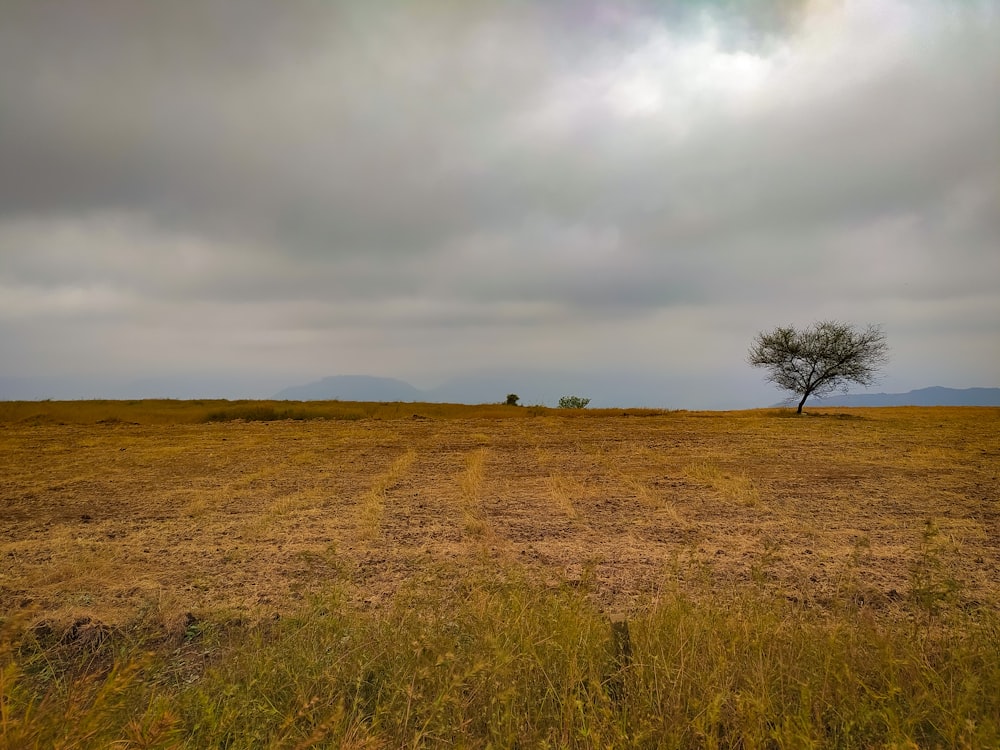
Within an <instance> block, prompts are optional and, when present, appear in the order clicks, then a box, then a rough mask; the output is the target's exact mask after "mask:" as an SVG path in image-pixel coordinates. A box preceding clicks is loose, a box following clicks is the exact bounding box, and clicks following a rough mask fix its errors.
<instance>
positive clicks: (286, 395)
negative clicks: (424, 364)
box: [275, 375, 1000, 406]
mask: <svg viewBox="0 0 1000 750" xmlns="http://www.w3.org/2000/svg"><path fill="white" fill-rule="evenodd" d="M509 382H510V379H506V378H502V377H498V376H480V377H467V378H462V379H458V380H455V381H452V382H451V383H447V384H445V385H443V386H439V387H437V388H431V389H428V390H420V389H419V388H416V387H414V386H412V385H410V384H409V383H407V382H405V381H403V380H397V379H395V378H382V377H375V376H372V375H335V376H333V377H329V378H323V379H322V380H318V381H316V382H314V383H308V384H306V385H300V386H295V387H292V388H285V389H284V390H282V391H280V392H279V393H277V394H276V395H275V398H276V399H278V400H283V401H284V400H287V401H330V400H340V401H403V402H408V401H429V402H451V403H485V402H491V401H501V400H503V398H504V396H505V394H506V391H505V390H504V385H505V384H506V383H509ZM665 395H666V394H665ZM547 400H551V399H547ZM553 403H554V400H553ZM812 403H813V404H815V405H816V406H1000V388H944V387H942V386H932V387H930V388H920V389H918V390H914V391H909V392H907V393H857V394H839V395H838V394H835V395H832V396H830V397H828V398H826V399H822V400H816V401H813V402H812ZM640 405H642V404H633V406H640Z"/></svg>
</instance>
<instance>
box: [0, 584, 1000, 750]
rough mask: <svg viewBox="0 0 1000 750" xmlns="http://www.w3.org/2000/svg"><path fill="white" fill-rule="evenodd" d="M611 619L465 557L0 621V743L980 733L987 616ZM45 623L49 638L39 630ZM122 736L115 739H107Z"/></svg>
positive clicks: (765, 602) (950, 739)
mask: <svg viewBox="0 0 1000 750" xmlns="http://www.w3.org/2000/svg"><path fill="white" fill-rule="evenodd" d="M624 632H626V639H625V640H624V641H623V639H622V633H623V627H621V626H619V627H618V628H614V627H613V626H612V624H611V622H610V620H609V618H608V617H607V616H605V615H604V614H603V613H602V612H601V611H600V610H599V609H598V607H596V606H595V605H594V604H593V602H592V600H591V599H590V598H589V596H588V593H587V590H586V584H584V585H583V586H582V587H580V586H569V585H567V586H563V587H561V588H558V589H552V588H545V587H540V586H536V585H533V584H531V583H529V582H527V581H526V580H524V579H523V578H521V577H520V576H519V575H518V573H517V571H516V570H504V571H493V573H492V574H490V575H487V574H486V573H484V572H474V571H473V572H467V573H466V574H464V575H462V576H459V577H456V578H455V579H454V584H453V585H452V586H451V587H450V588H445V589H443V590H437V591H431V592H428V591H427V590H418V589H413V590H411V591H409V592H404V593H403V594H401V595H399V596H398V597H397V598H396V600H395V601H394V602H393V604H392V605H391V606H390V607H389V608H388V609H385V610H370V609H364V608H362V607H359V606H355V605H351V604H349V603H348V602H347V600H346V599H345V598H343V597H341V596H340V595H339V594H338V592H337V591H335V590H334V591H330V592H329V593H328V594H326V595H324V596H321V597H317V598H315V599H313V600H312V601H311V602H309V604H308V605H307V606H305V607H303V609H302V610H301V611H299V612H297V613H296V614H295V615H294V616H289V617H285V618H282V619H279V620H267V621H264V622H262V623H259V624H256V625H248V624H241V623H228V624H227V623H226V622H225V621H224V620H222V619H215V620H213V619H212V617H211V616H210V615H209V616H207V617H205V619H202V620H198V621H192V622H191V623H189V625H188V627H187V630H186V631H185V632H184V634H183V636H179V637H175V638H174V639H173V640H171V639H164V638H163V637H162V634H157V633H156V632H155V631H147V632H146V634H145V637H144V638H138V637H137V636H136V635H135V633H125V632H122V633H114V634H109V635H108V637H106V638H103V639H91V640H89V641H85V642H83V641H80V639H79V633H77V635H76V636H66V635H65V634H63V636H62V637H58V635H56V636H53V637H52V638H50V641H49V642H45V641H44V639H41V640H40V639H39V637H38V636H37V634H35V633H36V631H24V630H23V628H18V627H15V626H14V625H13V624H12V623H8V625H7V626H6V628H5V629H4V640H3V642H2V646H0V659H2V663H0V688H2V691H3V699H2V701H0V746H2V747H8V748H36V747H38V748H41V747H80V748H91V747H93V748H97V747H148V748H153V747H157V748H167V747H192V748H194V747H197V748H201V747H226V748H257V747H280V748H286V747H287V748H308V747H404V746H409V747H415V746H451V745H454V746H459V747H675V748H701V747H718V748H736V747H739V748H764V747H767V748H771V747H788V748H793V747H794V748H798V747H858V748H861V747H912V746H919V747H935V746H942V747H968V748H978V747H996V746H997V745H998V743H1000V689H998V688H1000V618H998V616H997V613H996V611H995V610H991V609H983V610H979V611H965V610H956V611H952V612H950V614H948V616H947V618H944V619H942V618H940V617H939V618H937V619H935V620H934V621H933V623H929V622H924V621H921V620H919V618H918V619H908V618H906V617H888V616H882V615H880V614H879V613H875V612H872V611H870V610H868V609H865V608H863V607H858V606H856V605H850V604H845V605H843V606H842V607H840V608H836V609H833V610H815V609H810V608H807V607H804V606H802V605H799V604H795V603H792V602H788V601H783V600H774V599H772V598H768V597H766V596H765V595H764V594H763V593H762V592H754V591H743V592H742V593H734V594H733V596H732V597H731V598H728V599H727V600H726V601H724V602H723V601H713V600H711V599H705V600H702V599H700V598H699V599H695V598H692V597H691V596H689V595H685V594H682V593H680V592H667V593H663V594H662V595H661V596H660V597H659V598H658V599H657V600H656V601H653V602H649V603H648V605H647V606H646V607H644V608H642V609H640V610H638V611H637V612H635V613H633V615H632V616H631V618H630V619H629V620H628V625H627V631H624ZM53 639H54V640H53ZM116 743H117V744H116Z"/></svg>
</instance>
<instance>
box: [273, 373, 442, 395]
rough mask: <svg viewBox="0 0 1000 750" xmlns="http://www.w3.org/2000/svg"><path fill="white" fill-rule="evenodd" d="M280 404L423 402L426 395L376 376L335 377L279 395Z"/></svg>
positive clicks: (392, 380) (397, 381) (280, 392)
mask: <svg viewBox="0 0 1000 750" xmlns="http://www.w3.org/2000/svg"><path fill="white" fill-rule="evenodd" d="M275 398H276V399H278V400H280V401H423V400H425V398H424V394H423V392H422V391H420V390H419V389H417V388H414V387H413V386H412V385H410V384H409V383H405V382H403V381H402V380H396V379H395V378H378V377H375V376H373V375H335V376H333V377H331V378H323V379H322V380H318V381H316V382H315V383H307V384H306V385H299V386H293V387H291V388H285V389H284V390H283V391H279V392H278V393H277V394H276V395H275Z"/></svg>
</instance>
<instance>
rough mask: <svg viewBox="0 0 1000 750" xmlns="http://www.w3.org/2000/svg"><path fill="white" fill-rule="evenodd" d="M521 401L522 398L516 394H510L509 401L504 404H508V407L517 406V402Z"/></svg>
mask: <svg viewBox="0 0 1000 750" xmlns="http://www.w3.org/2000/svg"><path fill="white" fill-rule="evenodd" d="M520 400H521V397H520V396H518V395H517V394H516V393H508V394H507V400H506V401H504V403H505V404H507V406H517V405H518V403H517V402H518V401H520Z"/></svg>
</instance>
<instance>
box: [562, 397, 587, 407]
mask: <svg viewBox="0 0 1000 750" xmlns="http://www.w3.org/2000/svg"><path fill="white" fill-rule="evenodd" d="M589 403H590V399H589V398H581V397H580V396H563V397H562V398H561V399H559V408H560V409H585V408H586V407H587V404H589Z"/></svg>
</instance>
